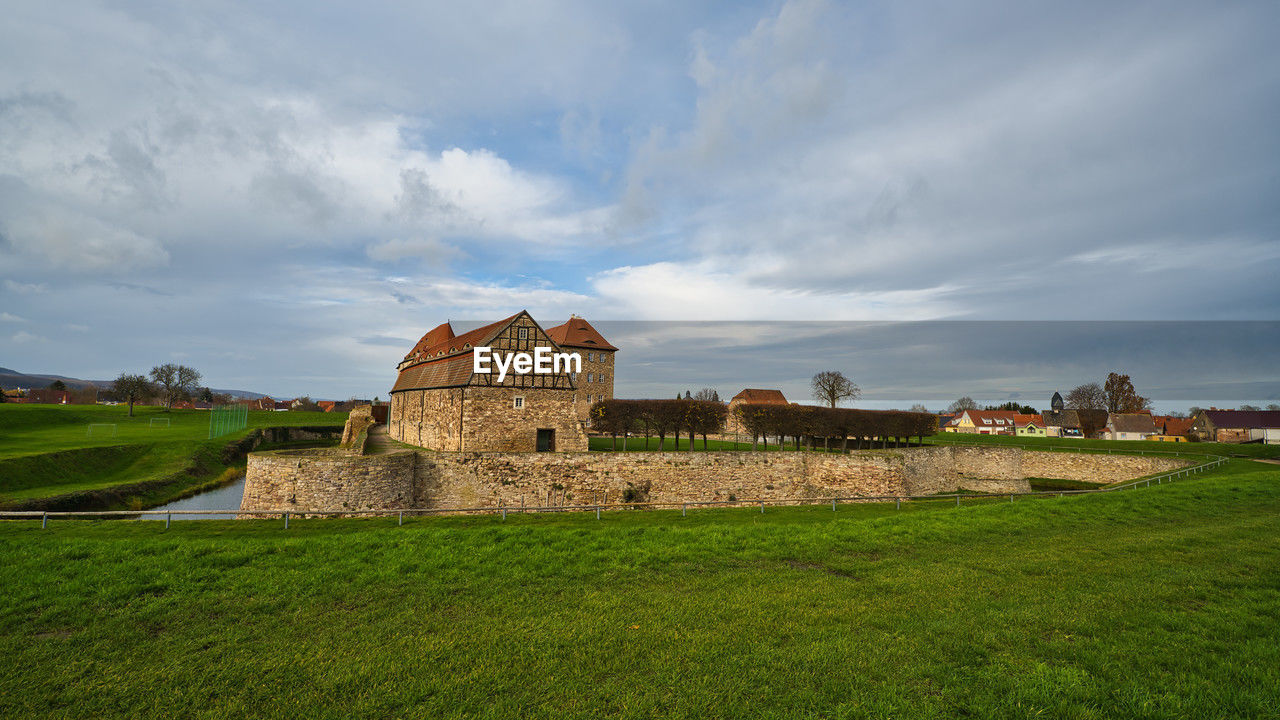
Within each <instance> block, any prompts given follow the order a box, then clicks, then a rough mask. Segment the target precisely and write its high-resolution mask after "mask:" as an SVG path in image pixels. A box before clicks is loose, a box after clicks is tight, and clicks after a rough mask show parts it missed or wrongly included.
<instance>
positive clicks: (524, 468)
mask: <svg viewBox="0 0 1280 720" xmlns="http://www.w3.org/2000/svg"><path fill="white" fill-rule="evenodd" d="M1187 464H1190V462H1189V461H1183V460H1179V459H1174V458H1160V457H1134V456H1119V455H1095V454H1083V453H1079V454H1078V453H1050V452H1033V451H1023V450H1020V449H1016V448H953V447H926V448H908V449H900V450H888V451H862V452H854V453H850V454H847V455H842V454H835V453H831V454H827V453H812V452H795V453H791V452H750V451H737V452H734V451H727V452H692V453H690V452H626V453H623V452H618V453H604V452H586V453H529V452H505V453H504V452H484V453H474V452H414V451H408V450H406V451H403V452H399V453H392V454H389V455H379V456H369V457H353V456H341V455H339V454H336V453H335V454H331V455H328V456H323V455H319V454H315V453H311V454H308V453H307V451H280V452H276V453H261V454H257V455H253V456H251V458H250V462H249V471H248V480H247V482H246V486H245V496H244V497H245V499H244V503H243V504H242V506H241V507H242V509H244V510H289V511H291V512H305V511H307V510H342V509H362V510H381V509H386V510H395V509H404V508H433V509H447V508H472V507H492V508H497V507H504V506H505V507H519V506H520V505H522V504H523V505H526V506H544V505H547V504H556V505H561V504H567V505H575V504H594V503H603V502H606V501H608V502H620V501H622V500H623V499H624V498H632V499H639V500H644V499H647V500H648V501H650V502H696V501H709V500H730V499H733V500H754V499H765V500H779V499H784V498H817V497H831V496H842V497H850V496H869V495H875V496H883V495H929V494H935V493H944V492H952V491H954V490H956V489H957V488H963V489H967V490H975V491H980V492H998V493H1008V492H1026V491H1027V490H1028V489H1029V486H1028V484H1027V481H1026V478H1027V477H1045V478H1061V479H1070V480H1084V481H1089V482H1097V483H1099V484H1105V483H1110V482H1114V481H1117V480H1124V479H1130V478H1134V477H1140V476H1142V475H1146V474H1151V473H1155V472H1161V471H1164V470H1167V469H1171V468H1174V467H1180V466H1183V465H1187Z"/></svg>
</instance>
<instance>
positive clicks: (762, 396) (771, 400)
mask: <svg viewBox="0 0 1280 720" xmlns="http://www.w3.org/2000/svg"><path fill="white" fill-rule="evenodd" d="M735 400H741V401H742V402H744V403H753V404H754V403H763V404H765V405H786V404H787V398H786V397H785V396H784V395H783V394H782V391H781V390H758V389H756V388H747V389H746V390H743V391H742V392H740V393H738V394H737V395H734V396H733V399H732V400H730V401H729V402H734V401H735Z"/></svg>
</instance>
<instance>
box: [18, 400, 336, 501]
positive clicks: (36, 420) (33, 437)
mask: <svg viewBox="0 0 1280 720" xmlns="http://www.w3.org/2000/svg"><path fill="white" fill-rule="evenodd" d="M152 418H163V419H168V420H169V423H168V426H167V427H165V426H156V425H153V424H152V422H151V419H152ZM345 421H346V415H345V414H339V415H335V414H333V413H301V412H279V413H274V412H266V411H262V412H250V413H249V426H248V428H246V429H245V430H243V431H240V432H237V433H233V434H231V435H225V436H223V437H220V438H215V439H212V440H210V439H208V433H209V413H208V411H200V410H174V411H172V412H167V413H166V412H164V411H163V409H161V408H155V407H135V408H134V417H132V418H130V417H129V416H128V408H127V407H126V406H106V405H25V404H9V403H5V404H0V504H5V503H14V502H21V501H24V500H31V499H39V498H49V497H53V496H60V495H65V494H69V493H77V492H86V491H95V490H102V489H104V488H112V487H118V486H121V485H130V484H138V483H153V482H155V481H158V480H164V479H170V478H172V479H174V480H175V482H174V483H172V484H171V486H170V487H166V488H158V489H155V490H153V491H147V492H143V493H140V494H135V495H132V496H131V497H130V502H135V501H136V504H137V505H138V506H141V507H146V506H149V505H153V504H157V503H161V502H164V501H166V500H168V499H169V498H171V497H174V496H176V495H177V494H181V493H182V492H185V491H186V490H188V489H189V488H190V487H191V486H192V485H193V484H197V483H200V482H203V481H205V480H206V479H207V478H209V477H210V476H213V477H216V476H217V475H218V474H220V473H221V471H222V470H223V467H224V466H223V465H222V459H221V450H222V448H223V447H224V446H225V445H226V444H227V443H228V442H232V441H234V440H236V439H238V438H240V437H243V436H244V435H245V434H246V433H248V432H250V431H251V430H253V429H255V428H259V427H272V426H299V425H342V424H343V423H344V422H345ZM90 424H113V425H115V426H116V432H115V434H114V436H112V435H111V434H108V433H101V434H99V433H98V432H97V431H98V428H94V430H95V434H94V435H93V436H90V435H89V432H88V427H89V425H90Z"/></svg>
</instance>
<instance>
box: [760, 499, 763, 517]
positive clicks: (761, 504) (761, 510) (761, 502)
mask: <svg viewBox="0 0 1280 720" xmlns="http://www.w3.org/2000/svg"><path fill="white" fill-rule="evenodd" d="M760 514H761V515H763V514H764V501H763V500H761V501H760Z"/></svg>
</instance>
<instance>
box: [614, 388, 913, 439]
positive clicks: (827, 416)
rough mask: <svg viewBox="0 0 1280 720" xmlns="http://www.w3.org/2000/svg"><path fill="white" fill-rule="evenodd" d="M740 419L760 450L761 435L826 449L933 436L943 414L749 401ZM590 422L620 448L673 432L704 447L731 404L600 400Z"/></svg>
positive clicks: (718, 429)
mask: <svg viewBox="0 0 1280 720" xmlns="http://www.w3.org/2000/svg"><path fill="white" fill-rule="evenodd" d="M734 412H735V414H736V419H737V420H738V421H739V423H740V424H741V426H742V427H743V429H745V430H746V431H747V432H748V433H750V434H751V436H752V437H751V447H752V449H753V450H754V449H756V448H757V447H758V444H759V441H760V439H761V438H766V439H767V438H770V437H777V438H779V439H780V440H781V439H794V441H795V447H796V449H799V448H800V446H801V444H802V443H803V442H804V441H805V440H806V439H807V440H808V444H809V447H810V448H811V449H812V448H813V447H814V446H815V444H816V443H817V442H818V441H819V440H821V442H822V444H823V448H824V449H827V450H829V449H831V442H832V441H833V440H839V441H840V443H841V449H842V450H844V451H847V450H848V449H849V441H850V440H853V441H856V443H857V447H858V448H862V447H863V444H864V443H869V444H870V446H871V447H874V446H875V443H876V442H877V441H878V442H879V443H880V446H881V447H887V446H888V444H889V442H890V441H893V442H894V444H895V445H897V444H900V443H901V442H903V441H909V440H910V438H913V437H915V438H919V439H920V441H921V442H923V440H924V436H926V435H933V434H934V433H935V432H937V429H938V419H937V417H936V416H934V415H932V414H929V413H920V412H903V411H900V410H855V409H852V408H838V407H837V408H832V407H817V406H813V405H776V404H765V403H744V404H742V405H739V406H738V407H736V408H734ZM590 417H591V427H592V429H593V430H595V431H596V432H600V433H605V434H608V435H610V436H611V437H612V438H613V445H614V449H615V450H616V449H617V439H618V436H619V435H622V436H623V437H624V438H625V437H626V435H627V434H628V433H632V432H638V433H641V434H642V435H643V436H644V438H645V449H648V438H649V437H651V436H653V435H657V436H658V443H659V445H658V447H659V448H661V447H663V446H664V444H665V441H666V438H667V436H668V435H670V436H673V437H676V438H679V437H681V436H684V435H687V436H688V437H689V449H690V450H692V449H693V446H694V441H695V438H696V437H697V436H699V435H701V436H702V447H703V449H704V450H705V449H706V448H707V436H708V435H716V434H719V433H721V432H723V431H724V428H725V424H726V422H727V421H728V419H729V413H728V408H727V407H726V406H725V405H724V404H722V403H719V402H714V401H708V400H693V399H689V400H685V399H678V400H620V399H613V400H601V401H599V402H596V403H594V404H593V405H592V406H591V410H590Z"/></svg>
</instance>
